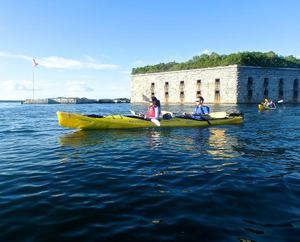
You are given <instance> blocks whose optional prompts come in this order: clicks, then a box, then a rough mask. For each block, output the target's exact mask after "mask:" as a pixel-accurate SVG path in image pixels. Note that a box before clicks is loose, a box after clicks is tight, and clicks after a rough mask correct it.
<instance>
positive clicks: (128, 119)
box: [57, 111, 243, 129]
mask: <svg viewBox="0 0 300 242" xmlns="http://www.w3.org/2000/svg"><path fill="white" fill-rule="evenodd" d="M57 118H58V123H59V125H61V126H62V127H65V128H74V129H130V128H150V127H157V126H156V125H155V124H154V123H153V122H151V120H150V119H144V118H143V117H139V116H134V115H128V116H126V115H109V116H101V115H95V114H92V115H82V114H77V113H68V112H60V111H58V112H57ZM159 122H160V127H162V128H163V127H206V126H210V125H224V124H240V123H242V122H243V115H241V114H239V115H236V116H230V115H229V116H228V117H225V118H220V119H209V122H207V119H205V120H196V119H193V118H189V117H183V116H178V117H173V118H171V119H160V120H159Z"/></svg>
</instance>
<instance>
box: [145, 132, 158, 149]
mask: <svg viewBox="0 0 300 242" xmlns="http://www.w3.org/2000/svg"><path fill="white" fill-rule="evenodd" d="M160 134H161V132H160V131H157V130H149V131H148V132H147V137H148V138H149V146H150V148H151V149H155V148H158V147H159V146H160V145H161V140H160Z"/></svg>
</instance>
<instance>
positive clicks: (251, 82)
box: [247, 77, 253, 89]
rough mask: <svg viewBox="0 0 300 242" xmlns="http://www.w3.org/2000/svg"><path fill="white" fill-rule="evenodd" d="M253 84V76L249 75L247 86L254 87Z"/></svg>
mask: <svg viewBox="0 0 300 242" xmlns="http://www.w3.org/2000/svg"><path fill="white" fill-rule="evenodd" d="M252 86H253V78H252V77H248V82H247V88H248V89H252Z"/></svg>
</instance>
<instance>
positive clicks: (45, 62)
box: [0, 51, 118, 70]
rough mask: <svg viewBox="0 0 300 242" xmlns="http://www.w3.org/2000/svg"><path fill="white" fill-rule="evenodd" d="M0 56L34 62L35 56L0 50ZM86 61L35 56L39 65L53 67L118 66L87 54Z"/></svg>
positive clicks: (106, 67)
mask: <svg viewBox="0 0 300 242" xmlns="http://www.w3.org/2000/svg"><path fill="white" fill-rule="evenodd" d="M0 57H7V58H15V59H21V60H26V61H30V62H32V59H33V57H31V56H26V55H19V54H11V53H8V52H2V51H0ZM85 58H86V61H80V60H75V59H69V58H64V57H60V56H49V57H41V58H35V60H36V62H37V63H38V64H39V66H42V67H45V68H51V69H95V70H105V69H117V68H118V66H117V65H114V64H99V63H97V62H96V61H95V60H94V59H93V58H92V57H90V56H85Z"/></svg>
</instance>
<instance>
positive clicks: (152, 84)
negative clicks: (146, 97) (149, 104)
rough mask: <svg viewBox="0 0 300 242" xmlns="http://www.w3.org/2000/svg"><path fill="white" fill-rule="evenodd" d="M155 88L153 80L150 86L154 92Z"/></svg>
mask: <svg viewBox="0 0 300 242" xmlns="http://www.w3.org/2000/svg"><path fill="white" fill-rule="evenodd" d="M154 88H155V84H154V82H152V83H151V87H150V90H151V92H152V93H154ZM152 95H154V94H152Z"/></svg>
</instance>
